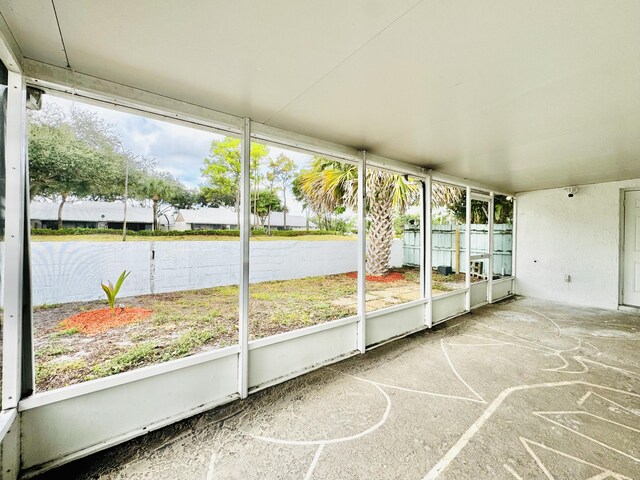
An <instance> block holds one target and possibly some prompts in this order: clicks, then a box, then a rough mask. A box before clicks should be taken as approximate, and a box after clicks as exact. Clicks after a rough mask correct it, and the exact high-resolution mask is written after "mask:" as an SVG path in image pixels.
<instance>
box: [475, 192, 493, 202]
mask: <svg viewBox="0 0 640 480" xmlns="http://www.w3.org/2000/svg"><path fill="white" fill-rule="evenodd" d="M471 200H480V201H481V202H489V201H490V200H491V195H485V194H484V193H473V192H472V193H471Z"/></svg>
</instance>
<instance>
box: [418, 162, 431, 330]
mask: <svg viewBox="0 0 640 480" xmlns="http://www.w3.org/2000/svg"><path fill="white" fill-rule="evenodd" d="M422 185H423V187H422V218H421V219H420V241H421V245H422V255H421V258H422V265H423V267H422V278H423V281H422V283H423V290H422V294H423V296H424V298H426V299H427V303H426V304H425V322H424V323H425V325H426V326H427V327H429V328H431V327H432V326H433V295H432V293H431V288H432V278H431V277H432V271H433V266H432V264H433V258H432V248H431V175H427V176H426V177H425V179H424V181H423V182H422Z"/></svg>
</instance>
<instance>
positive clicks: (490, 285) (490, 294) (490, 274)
mask: <svg viewBox="0 0 640 480" xmlns="http://www.w3.org/2000/svg"><path fill="white" fill-rule="evenodd" d="M489 196H490V197H491V198H490V199H489V208H488V209H487V210H488V211H489V212H488V213H489V215H488V217H489V266H488V269H487V276H488V280H489V281H488V282H487V302H489V303H493V220H494V215H495V195H494V194H493V192H490V193H489Z"/></svg>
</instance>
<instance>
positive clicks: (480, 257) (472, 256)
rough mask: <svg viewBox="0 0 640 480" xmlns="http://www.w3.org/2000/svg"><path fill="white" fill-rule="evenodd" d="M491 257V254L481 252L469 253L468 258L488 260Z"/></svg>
mask: <svg viewBox="0 0 640 480" xmlns="http://www.w3.org/2000/svg"><path fill="white" fill-rule="evenodd" d="M490 258H491V255H490V254H488V253H482V254H480V255H471V256H470V257H469V260H471V261H474V260H485V259H486V260H489V259H490Z"/></svg>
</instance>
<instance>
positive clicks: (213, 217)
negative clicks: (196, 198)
mask: <svg viewBox="0 0 640 480" xmlns="http://www.w3.org/2000/svg"><path fill="white" fill-rule="evenodd" d="M178 218H179V219H180V221H183V222H185V223H191V224H194V223H197V224H201V225H237V224H238V214H237V213H236V212H234V211H233V210H232V209H230V208H227V207H216V208H210V207H207V208H198V209H192V208H184V209H180V210H179V211H178Z"/></svg>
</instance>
